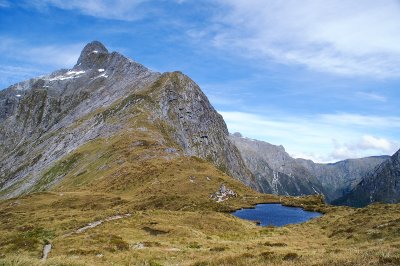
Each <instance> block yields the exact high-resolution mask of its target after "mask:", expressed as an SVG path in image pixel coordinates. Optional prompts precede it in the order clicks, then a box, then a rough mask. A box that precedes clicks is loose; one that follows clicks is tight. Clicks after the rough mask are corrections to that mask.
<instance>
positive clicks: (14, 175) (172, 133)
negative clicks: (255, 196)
mask: <svg viewBox="0 0 400 266" xmlns="http://www.w3.org/2000/svg"><path fill="white" fill-rule="evenodd" d="M131 106H137V108H136V109H135V110H136V111H135V113H132V112H128V113H127V112H125V110H128V109H129V107H131ZM128 122H129V123H128ZM142 122H143V123H142ZM144 122H146V123H147V124H148V123H151V124H153V125H154V127H152V128H150V129H149V128H146V127H143V126H142V124H144ZM128 124H129V127H128ZM126 130H138V131H149V134H150V135H152V136H153V137H154V139H155V140H157V141H158V142H159V143H167V142H169V143H170V144H171V145H170V147H171V148H172V149H174V150H176V151H177V152H176V153H174V154H173V155H169V156H179V154H181V153H180V152H179V151H178V150H181V151H182V154H183V155H186V156H197V157H200V158H203V159H205V160H208V161H210V162H212V163H214V164H215V165H216V166H217V167H219V169H221V170H222V171H224V172H226V173H227V174H230V175H232V176H233V177H235V178H237V179H239V180H241V181H242V182H243V183H245V184H246V185H248V186H251V187H253V188H256V189H257V188H258V186H257V183H256V182H255V181H254V178H253V176H252V174H251V173H250V172H249V171H248V170H247V169H246V167H245V166H244V163H243V160H242V159H241V156H240V154H239V152H238V150H237V149H236V147H235V146H234V145H233V144H232V143H231V142H230V140H229V136H228V131H227V128H226V125H225V123H224V121H223V119H222V117H221V116H220V115H219V114H218V113H217V112H216V111H215V109H214V108H213V107H212V106H211V104H210V103H209V101H208V99H207V97H206V96H205V95H204V94H203V93H202V92H201V90H200V88H199V87H198V86H197V85H196V84H195V83H194V82H193V81H192V80H191V79H190V78H188V77H187V76H185V75H183V74H182V73H179V72H174V73H165V74H160V73H157V72H153V71H151V70H149V69H147V68H146V67H144V66H143V65H141V64H138V63H136V62H134V61H132V60H130V59H128V58H126V57H124V56H123V55H121V54H119V53H117V52H111V53H109V52H108V50H107V49H106V48H105V47H104V45H102V44H101V43H99V42H97V41H94V42H91V43H89V44H88V45H86V46H85V47H84V49H83V51H82V53H81V55H80V57H79V59H78V62H77V64H76V65H75V66H74V67H73V68H72V69H69V70H66V69H63V70H59V71H56V72H53V73H52V74H50V75H47V76H41V77H38V78H34V79H31V80H28V81H25V82H20V83H18V84H15V85H12V86H10V87H9V88H7V89H5V90H3V91H0V197H3V198H4V197H6V198H7V197H12V196H17V195H20V194H23V193H28V192H31V191H37V189H38V185H40V189H43V188H49V187H52V186H53V185H55V184H56V183H58V182H59V181H60V180H62V178H63V176H64V175H65V171H60V169H61V170H65V169H69V168H71V167H73V166H74V165H75V163H76V162H77V161H78V160H79V158H78V157H79V156H75V157H73V158H69V159H68V160H64V161H62V160H61V159H63V158H64V159H65V158H66V156H67V155H68V154H70V153H72V152H73V151H75V150H77V149H78V148H79V147H81V146H82V145H84V144H85V143H88V142H89V141H93V140H96V139H98V138H108V137H110V136H114V135H116V134H118V133H119V132H123V131H126ZM60 160H61V161H60ZM55 165H56V166H57V167H56V168H54V166H55ZM50 170H51V171H52V172H49V171H50ZM48 175H51V176H52V178H51V181H50V182H48V183H47V181H46V182H45V184H43V182H42V181H43V178H45V177H47V176H48ZM45 179H46V178H45ZM41 180H42V181H41Z"/></svg>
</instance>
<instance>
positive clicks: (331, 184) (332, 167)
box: [296, 156, 390, 201]
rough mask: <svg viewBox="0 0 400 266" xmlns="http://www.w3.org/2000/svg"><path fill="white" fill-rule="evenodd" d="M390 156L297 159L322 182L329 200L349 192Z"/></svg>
mask: <svg viewBox="0 0 400 266" xmlns="http://www.w3.org/2000/svg"><path fill="white" fill-rule="evenodd" d="M389 157H390V156H372V157H366V158H360V159H348V160H344V161H340V162H336V163H328V164H321V163H314V162H313V161H311V160H304V159H296V160H297V162H298V163H300V164H301V165H303V166H304V167H305V168H306V169H307V170H308V171H310V172H311V173H312V174H313V175H314V176H316V177H317V178H318V180H319V181H320V182H321V184H322V186H323V188H324V191H325V196H326V198H327V200H328V201H333V200H335V199H337V198H339V197H342V196H343V195H345V194H347V193H349V192H350V191H351V190H352V189H353V188H354V187H355V186H356V185H357V184H358V183H359V182H360V181H361V179H362V178H363V177H364V176H366V175H367V174H368V173H369V172H371V171H373V170H374V168H375V167H377V166H378V165H379V164H381V163H382V162H384V161H385V160H387V159H388V158H389Z"/></svg>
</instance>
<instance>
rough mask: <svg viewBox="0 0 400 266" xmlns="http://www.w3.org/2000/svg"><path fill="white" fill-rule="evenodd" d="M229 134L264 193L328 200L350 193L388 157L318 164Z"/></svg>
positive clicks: (263, 143) (270, 146) (280, 149)
mask: <svg viewBox="0 0 400 266" xmlns="http://www.w3.org/2000/svg"><path fill="white" fill-rule="evenodd" d="M230 137H231V140H232V141H233V142H234V143H235V144H236V146H237V147H238V149H239V151H240V153H241V155H242V157H243V159H244V162H245V164H246V166H247V167H248V168H249V169H250V171H251V172H252V173H253V174H254V175H255V176H256V178H257V182H258V183H259V186H260V187H261V188H262V189H263V190H262V191H263V192H264V193H273V194H280V195H306V194H314V193H321V194H324V195H325V198H326V200H327V201H328V202H332V201H334V200H336V199H338V198H340V197H342V196H343V195H345V194H347V193H348V192H350V191H351V190H352V189H353V188H354V187H356V185H357V184H358V183H359V182H360V181H361V180H362V179H363V177H364V176H366V175H368V174H369V173H370V172H371V171H373V170H374V169H375V168H376V167H377V166H378V165H380V164H381V163H383V162H385V161H387V160H388V159H389V158H390V156H372V157H366V158H360V159H348V160H344V161H340V162H336V163H328V164H321V163H314V162H313V161H311V160H305V159H294V158H292V157H291V156H290V155H289V154H288V153H287V152H286V151H285V149H284V147H283V146H276V145H272V144H270V143H267V142H264V141H259V140H254V139H249V138H244V137H242V135H241V134H240V133H234V134H232V135H231V136H230Z"/></svg>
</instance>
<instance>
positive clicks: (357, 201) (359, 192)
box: [333, 150, 400, 207]
mask: <svg viewBox="0 0 400 266" xmlns="http://www.w3.org/2000/svg"><path fill="white" fill-rule="evenodd" d="M373 202H383V203H399V202H400V150H399V151H397V152H396V153H395V154H393V155H392V156H391V157H390V158H389V159H388V160H386V161H384V162H383V163H381V164H380V165H378V166H377V167H376V168H375V169H374V170H372V171H371V172H370V173H368V174H367V175H366V176H364V177H363V178H362V179H361V181H360V182H359V183H358V184H357V185H356V186H355V187H354V188H353V189H352V190H351V191H350V192H349V193H348V194H346V195H344V196H343V197H341V198H339V199H337V200H335V201H334V202H333V204H337V205H349V206H354V207H364V206H366V205H368V204H370V203H373Z"/></svg>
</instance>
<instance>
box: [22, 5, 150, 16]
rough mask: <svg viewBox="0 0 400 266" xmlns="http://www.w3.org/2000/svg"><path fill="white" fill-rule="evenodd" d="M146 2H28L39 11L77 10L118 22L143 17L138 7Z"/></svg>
mask: <svg viewBox="0 0 400 266" xmlns="http://www.w3.org/2000/svg"><path fill="white" fill-rule="evenodd" d="M145 1H146V0H85V1H82V0H69V1H65V0H41V1H38V0H35V1H32V0H31V1H28V2H27V3H28V5H34V6H35V7H37V8H39V9H44V8H47V7H49V6H53V7H57V8H60V9H64V10H77V11H78V12H80V13H82V14H84V15H88V16H93V17H99V18H105V19H117V20H127V21H131V20H135V19H138V18H140V17H141V16H142V12H141V11H143V10H138V8H137V7H138V6H139V5H140V4H141V3H143V2H145Z"/></svg>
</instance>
